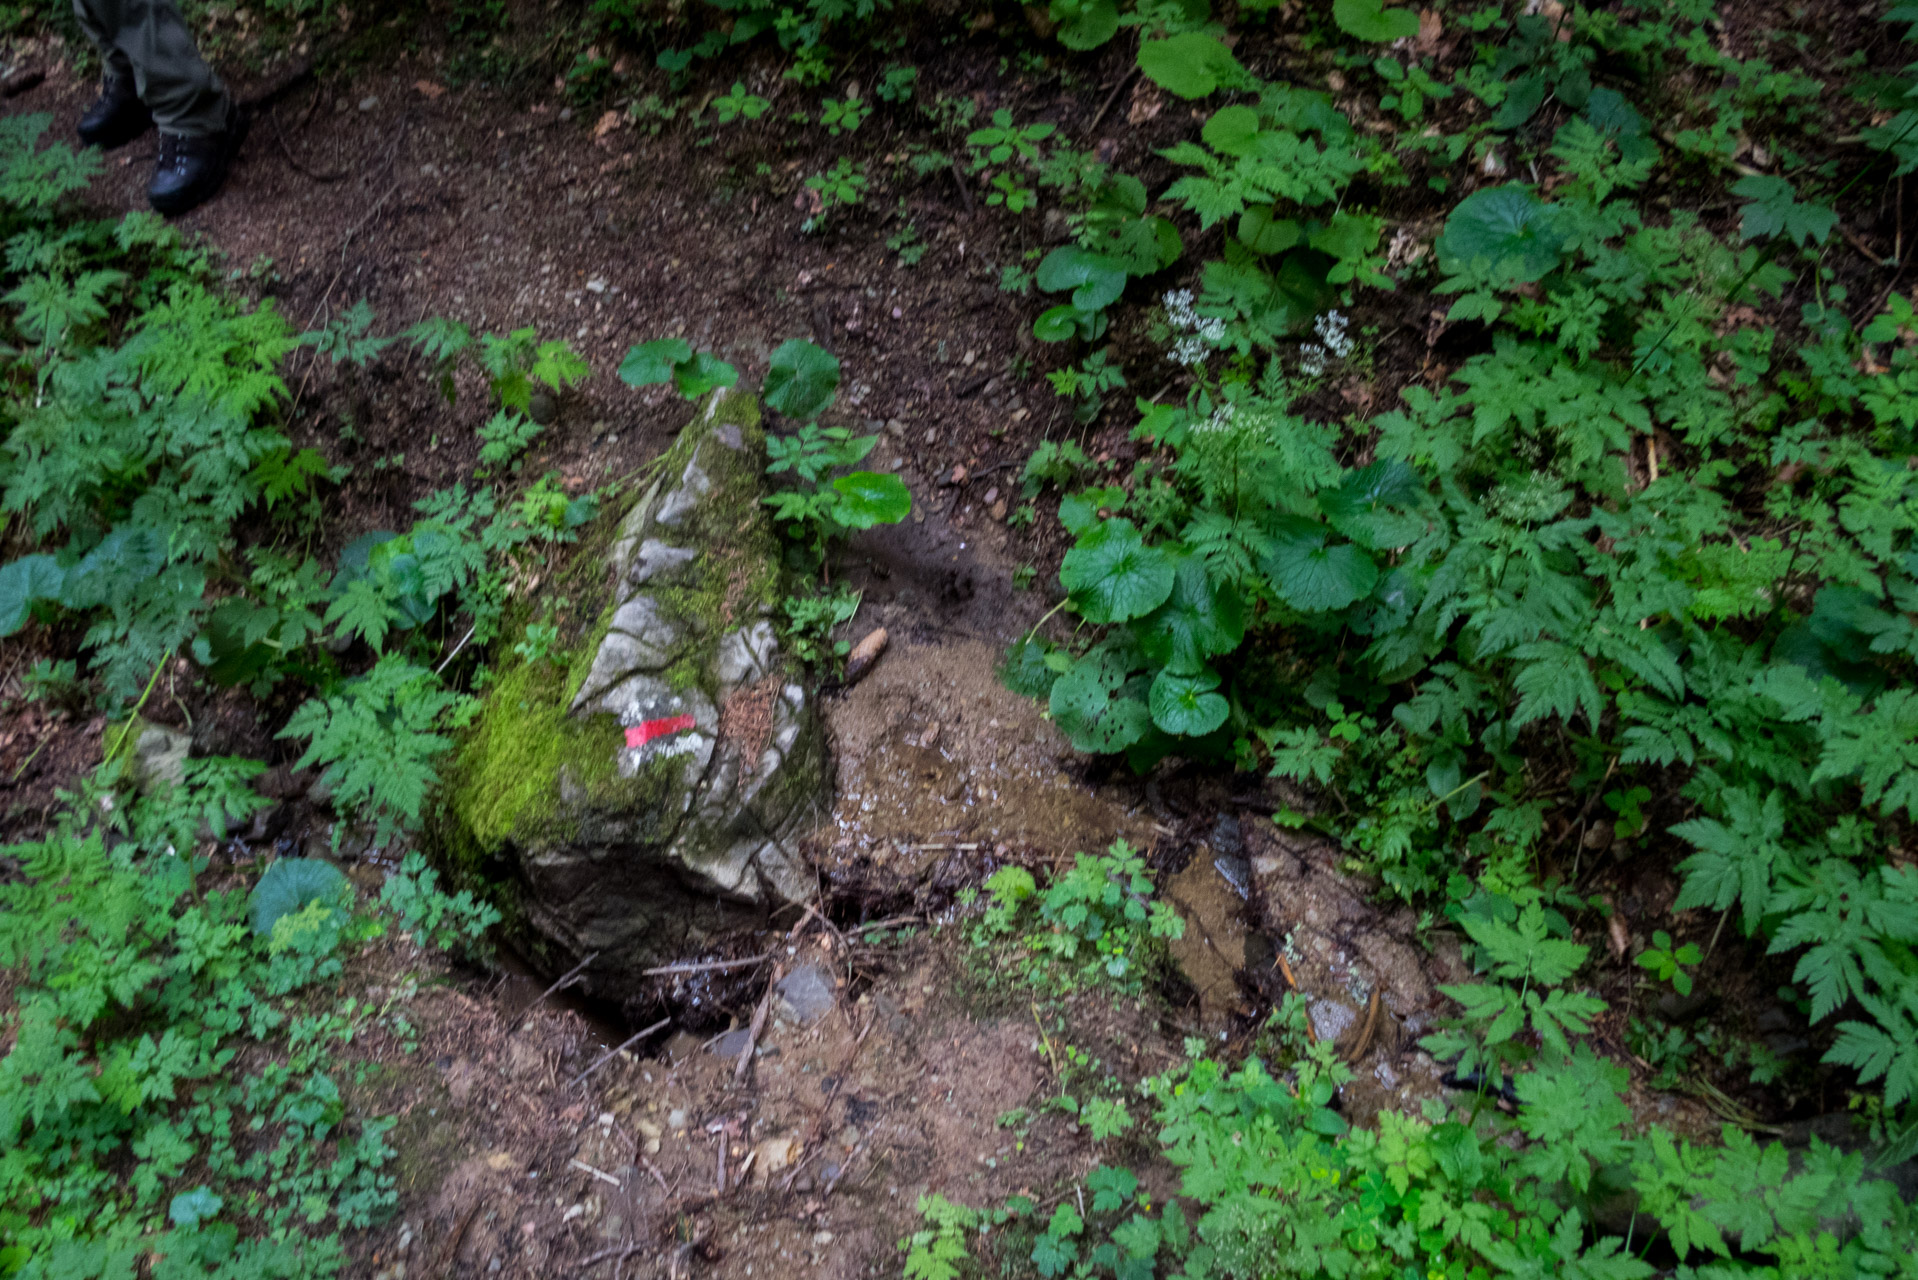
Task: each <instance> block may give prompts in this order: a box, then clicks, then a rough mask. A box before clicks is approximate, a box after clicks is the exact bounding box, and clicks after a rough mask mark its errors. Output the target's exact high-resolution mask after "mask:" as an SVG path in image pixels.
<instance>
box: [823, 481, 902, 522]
mask: <svg viewBox="0 0 1918 1280" xmlns="http://www.w3.org/2000/svg"><path fill="white" fill-rule="evenodd" d="M832 487H833V489H834V491H835V492H837V493H838V494H839V501H838V503H837V504H836V505H835V506H834V507H833V519H835V520H837V521H838V522H839V523H840V524H843V525H845V526H846V527H847V528H848V529H870V528H872V527H873V526H874V525H876V524H898V523H899V522H900V521H901V520H904V519H905V518H906V516H907V514H908V513H909V512H911V510H912V494H911V493H910V492H909V491H908V490H907V488H906V485H905V482H904V481H903V480H901V479H900V478H899V477H898V476H895V475H890V474H884V473H881V472H877V471H855V472H853V473H852V474H851V475H846V476H841V477H839V478H838V479H837V480H835V481H833V482H832Z"/></svg>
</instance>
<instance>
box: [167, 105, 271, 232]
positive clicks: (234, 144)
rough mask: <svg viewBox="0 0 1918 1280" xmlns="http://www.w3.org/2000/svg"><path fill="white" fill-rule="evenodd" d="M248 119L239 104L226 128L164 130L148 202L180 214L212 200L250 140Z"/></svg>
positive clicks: (175, 216)
mask: <svg viewBox="0 0 1918 1280" xmlns="http://www.w3.org/2000/svg"><path fill="white" fill-rule="evenodd" d="M249 123H250V122H249V121H248V119H247V117H246V114H245V113H244V112H242V111H241V110H240V109H239V108H238V107H235V108H234V109H233V112H232V114H231V115H230V116H229V117H228V124H227V127H226V129H225V131H224V132H221V133H209V134H205V135H202V136H198V137H187V136H185V135H183V134H178V133H166V132H164V131H163V132H162V133H161V134H160V163H159V165H158V167H156V168H155V169H154V171H153V182H152V184H151V185H150V186H148V187H147V203H148V204H150V205H152V206H153V208H154V211H155V212H157V213H163V214H165V215H166V216H167V217H169V218H177V217H179V216H180V215H181V214H183V213H185V212H187V211H188V210H190V209H197V208H198V207H199V206H201V205H203V204H205V203H206V202H207V201H208V200H211V199H212V198H213V196H214V194H215V193H216V192H218V191H219V189H220V185H221V184H222V183H224V182H225V181H226V173H227V170H228V169H229V168H231V167H232V165H233V157H234V156H236V155H238V154H239V151H240V144H241V143H242V142H244V141H245V140H246V130H247V125H248V124H249Z"/></svg>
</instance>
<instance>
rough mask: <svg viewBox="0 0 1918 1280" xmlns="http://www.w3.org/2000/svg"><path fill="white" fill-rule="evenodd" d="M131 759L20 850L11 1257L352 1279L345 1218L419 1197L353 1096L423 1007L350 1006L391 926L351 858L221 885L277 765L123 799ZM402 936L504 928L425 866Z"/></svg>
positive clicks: (406, 891) (207, 770) (5, 1229)
mask: <svg viewBox="0 0 1918 1280" xmlns="http://www.w3.org/2000/svg"><path fill="white" fill-rule="evenodd" d="M119 768H120V765H119V764H118V763H117V762H109V763H108V765H107V766H105V767H104V768H103V769H102V771H101V772H100V774H99V775H98V776H97V777H95V778H93V779H90V780H88V781H87V783H86V785H85V786H84V787H83V788H82V789H81V794H79V795H77V796H75V797H73V804H72V807H71V808H69V809H67V810H65V811H64V812H62V813H61V814H60V815H59V816H58V817H57V819H56V821H55V823H54V826H53V829H52V830H51V831H50V832H49V833H48V834H47V835H46V836H45V837H44V838H42V839H40V840H37V841H32V842H28V843H25V844H16V845H9V846H7V847H5V848H4V849H0V858H5V859H6V860H7V861H8V863H9V865H11V866H13V867H15V868H16V873H15V874H14V875H13V876H12V878H11V879H10V880H9V882H8V883H7V884H5V885H4V886H0V966H4V967H5V968H6V969H7V970H8V971H9V973H10V975H11V976H12V978H13V979H14V984H13V987H12V995H13V1000H12V1006H13V1007H12V1008H11V1010H10V1011H9V1013H8V1015H7V1022H8V1024H9V1025H8V1031H9V1033H10V1034H9V1035H8V1041H9V1047H8V1049H7V1051H6V1053H5V1054H4V1056H0V1148H4V1150H5V1153H6V1154H5V1156H4V1158H0V1271H4V1272H5V1273H6V1274H8V1275H20V1276H56V1275H68V1276H111V1275H129V1276H130V1275H133V1274H134V1273H135V1268H136V1266H138V1265H139V1264H140V1262H141V1260H142V1259H149V1260H150V1265H151V1266H152V1274H154V1275H155V1276H179V1277H212V1276H232V1277H289V1278H290V1277H295V1276H326V1275H332V1274H335V1273H337V1272H338V1271H339V1270H340V1269H341V1268H342V1267H343V1266H344V1265H345V1263H346V1260H347V1259H346V1254H345V1251H344V1249H343V1247H342V1243H341V1233H342V1232H343V1231H348V1230H353V1229H357V1228H362V1227H365V1226H368V1225H370V1224H371V1223H373V1222H376V1221H378V1220H380V1219H381V1218H382V1217H384V1216H385V1215H386V1214H387V1213H388V1212H390V1210H391V1207H392V1206H393V1204H394V1203H395V1202H396V1200H397V1196H396V1194H395V1191H394V1180H393V1175H392V1174H391V1173H390V1172H388V1171H387V1166H388V1165H389V1163H390V1162H391V1160H392V1158H393V1156H394V1154H395V1152H394V1150H393V1148H392V1147H391V1146H390V1145H389V1144H388V1142H387V1135H388V1133H389V1132H390V1131H391V1130H392V1128H393V1126H394V1125H395V1123H397V1121H396V1120H395V1119H394V1118H392V1117H372V1116H363V1115H357V1114H354V1113H353V1111H352V1110H351V1109H350V1107H349V1106H348V1103H347V1100H346V1099H347V1095H346V1090H347V1089H350V1088H351V1087H352V1086H353V1085H354V1084H356V1083H360V1082H361V1081H362V1079H363V1074H362V1073H363V1072H364V1070H365V1065H366V1064H364V1063H356V1062H355V1060H354V1058H353V1056H352V1055H351V1046H352V1045H353V1044H354V1043H355V1042H356V1041H361V1040H364V1039H366V1038H367V1037H369V1036H388V1035H390V1036H397V1037H399V1038H400V1039H401V1040H402V1042H403V1043H404V1042H405V1041H407V1040H408V1039H409V1038H410V1032H409V1031H408V1029H407V1027H406V1024H405V1022H404V1020H403V1014H402V1012H401V1008H400V1007H401V1006H402V1005H403V1003H404V1002H405V1000H407V999H408V998H409V997H410V991H411V990H412V985H411V984H400V985H399V986H397V987H396V988H395V989H394V990H393V992H392V993H391V994H390V996H389V997H388V998H387V999H386V1000H385V1001H383V1002H380V1003H369V1002H363V1001H360V1000H358V999H355V998H352V997H347V996H343V995H342V994H341V993H340V992H339V991H338V989H337V987H336V985H335V980H336V979H337V978H338V977H339V976H340V975H341V973H342V971H343V963H342V962H343V958H344V957H345V956H346V955H347V954H349V953H350V952H351V951H353V950H354V949H356V948H358V947H359V946H361V945H363V944H365V943H366V942H368V941H371V940H372V939H374V938H377V937H378V936H380V935H381V934H382V933H383V932H385V930H386V928H387V927H388V925H387V922H386V921H385V919H383V918H382V916H381V915H380V914H379V913H377V912H375V911H372V910H366V909H363V908H362V907H361V906H360V905H359V904H358V903H357V902H356V901H355V894H354V891H353V887H352V884H351V883H350V882H349V881H348V880H347V879H346V877H345V876H343V875H342V874H341V873H340V872H339V871H338V870H336V869H334V868H333V867H332V866H330V865H329V864H327V863H324V862H319V861H313V860H309V859H304V858H292V859H281V860H279V861H277V862H274V863H273V864H272V865H271V866H269V867H268V868H267V869H266V871H265V873H264V874H263V875H261V876H259V877H258V878H257V880H256V881H254V882H253V884H252V887H251V889H250V890H249V889H247V888H246V887H245V886H244V885H241V886H239V887H221V888H214V887H211V886H210V885H209V884H208V883H207V882H206V881H205V879H204V877H205V876H206V872H207V870H208V865H209V864H208V859H207V858H206V857H205V856H204V854H203V853H202V849H203V848H204V847H206V846H205V844H204V838H205V835H206V833H208V832H210V833H211V834H212V836H213V837H214V838H216V839H219V838H224V836H225V834H226V832H228V831H229V830H230V829H231V824H233V823H236V822H244V820H245V819H246V818H247V817H248V816H249V815H250V814H251V813H253V812H254V811H255V810H256V809H258V808H259V807H260V806H261V805H263V804H265V803H267V802H266V801H265V800H264V799H262V798H261V797H260V796H259V795H257V794H256V793H255V792H254V791H253V790H252V789H251V787H250V786H249V785H248V782H249V780H250V779H251V778H253V777H254V776H255V775H257V774H259V773H260V772H262V771H263V770H264V769H265V766H264V765H262V764H259V763H257V762H253V761H246V760H234V759H225V758H212V759H199V760H193V761H190V762H189V763H188V765H187V769H186V775H185V778H184V779H183V781H182V782H181V783H179V784H178V785H175V786H173V787H171V788H168V789H166V790H164V791H162V792H161V793H160V794H158V795H155V796H152V797H145V796H138V795H136V796H135V797H134V798H133V799H132V800H131V802H122V803H111V802H109V801H110V800H111V798H112V797H113V796H114V795H115V793H116V790H117V788H118V786H119V783H120V782H121V778H120V777H119V776H118V771H119ZM385 898H386V904H387V906H388V908H389V909H391V910H393V911H395V912H397V913H399V917H400V921H399V922H400V923H401V925H402V927H406V928H410V929H413V930H415V931H416V932H418V933H420V934H421V935H422V940H425V937H427V936H431V937H433V938H435V939H437V940H444V941H454V940H461V941H463V942H468V943H470V942H471V941H473V940H476V939H477V938H478V937H479V935H480V934H481V933H482V932H483V931H484V929H485V928H486V927H487V926H488V925H489V924H490V923H492V922H493V921H496V920H497V919H498V916H497V913H494V912H492V911H491V910H490V909H489V908H485V907H482V906H480V905H479V904H477V903H475V902H473V901H472V900H471V899H470V898H467V897H464V896H461V897H458V898H448V897H447V896H446V895H445V894H443V893H441V892H440V890H439V888H438V886H437V884H436V882H435V878H434V876H433V873H432V872H431V871H429V870H427V869H426V868H425V867H424V865H423V864H422V863H420V862H419V861H418V860H417V859H413V860H410V861H409V863H408V864H407V865H405V866H403V867H402V868H401V870H400V872H399V873H398V874H397V875H395V876H393V877H392V878H390V879H389V880H388V882H387V886H386V893H385Z"/></svg>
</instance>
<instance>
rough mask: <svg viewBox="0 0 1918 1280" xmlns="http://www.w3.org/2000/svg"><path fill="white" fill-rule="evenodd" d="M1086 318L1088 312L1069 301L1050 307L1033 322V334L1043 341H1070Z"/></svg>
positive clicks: (1076, 334)
mask: <svg viewBox="0 0 1918 1280" xmlns="http://www.w3.org/2000/svg"><path fill="white" fill-rule="evenodd" d="M1085 319H1086V313H1085V312H1083V311H1081V310H1079V308H1077V307H1075V306H1073V305H1072V304H1071V303H1069V302H1067V303H1061V304H1060V305H1059V306H1056V307H1048V308H1047V309H1046V310H1044V311H1041V312H1040V313H1039V317H1038V319H1036V320H1034V321H1033V322H1032V336H1033V337H1035V338H1037V339H1039V341H1041V342H1070V341H1071V340H1072V339H1073V338H1075V337H1077V336H1078V333H1079V326H1080V325H1081V324H1082V323H1084V321H1085Z"/></svg>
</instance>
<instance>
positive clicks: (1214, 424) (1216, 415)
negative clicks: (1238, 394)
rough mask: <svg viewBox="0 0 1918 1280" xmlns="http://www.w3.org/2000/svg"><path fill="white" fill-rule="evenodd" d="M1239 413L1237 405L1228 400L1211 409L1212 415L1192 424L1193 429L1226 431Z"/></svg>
mask: <svg viewBox="0 0 1918 1280" xmlns="http://www.w3.org/2000/svg"><path fill="white" fill-rule="evenodd" d="M1238 414H1239V406H1238V405H1236V404H1233V403H1232V402H1231V401H1230V400H1228V401H1226V402H1225V403H1224V404H1222V405H1220V406H1219V407H1218V408H1216V409H1214V410H1213V411H1212V416H1211V417H1209V418H1207V419H1206V420H1205V421H1204V422H1201V423H1199V424H1197V425H1196V426H1194V427H1193V428H1192V429H1193V430H1194V431H1228V430H1230V429H1231V427H1232V420H1233V419H1234V418H1236V417H1237V416H1238Z"/></svg>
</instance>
